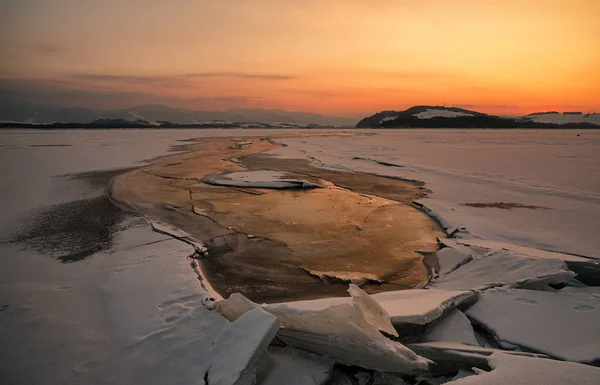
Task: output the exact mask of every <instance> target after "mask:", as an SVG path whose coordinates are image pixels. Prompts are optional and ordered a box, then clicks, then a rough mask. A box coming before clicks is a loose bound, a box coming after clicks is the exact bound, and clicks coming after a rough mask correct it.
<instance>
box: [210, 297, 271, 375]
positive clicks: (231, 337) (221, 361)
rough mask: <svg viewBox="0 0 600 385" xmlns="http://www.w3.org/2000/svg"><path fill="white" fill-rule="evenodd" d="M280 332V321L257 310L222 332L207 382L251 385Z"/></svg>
mask: <svg viewBox="0 0 600 385" xmlns="http://www.w3.org/2000/svg"><path fill="white" fill-rule="evenodd" d="M277 330H279V321H278V319H277V318H276V317H274V316H273V315H271V314H269V313H267V312H266V311H264V310H262V309H260V308H256V309H253V310H251V311H249V312H247V313H245V314H243V315H242V316H240V317H239V318H238V319H237V320H235V321H234V322H232V323H230V324H227V325H225V326H224V327H223V329H221V332H220V334H219V336H218V337H217V340H216V341H215V343H214V345H213V350H214V355H213V358H212V363H211V365H210V367H209V369H208V371H207V372H206V375H205V377H204V382H205V383H206V384H211V385H252V384H254V383H255V382H256V375H257V370H258V363H259V361H260V360H261V358H262V357H263V355H264V354H265V352H266V350H267V347H268V346H269V344H270V343H271V341H272V340H273V338H274V337H275V335H276V334H277Z"/></svg>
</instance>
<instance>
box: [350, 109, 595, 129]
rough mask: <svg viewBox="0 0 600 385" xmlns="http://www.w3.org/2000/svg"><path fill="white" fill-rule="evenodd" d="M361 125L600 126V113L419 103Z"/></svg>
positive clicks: (385, 126) (369, 118)
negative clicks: (507, 112) (518, 112)
mask: <svg viewBox="0 0 600 385" xmlns="http://www.w3.org/2000/svg"><path fill="white" fill-rule="evenodd" d="M356 127H358V128H600V114H583V113H581V112H565V113H562V114H561V113H558V112H542V113H535V114H529V115H527V116H521V117H501V116H495V115H487V114H483V113H481V112H477V111H471V110H465V109H462V108H457V107H441V106H415V107H411V108H409V109H407V110H404V111H382V112H378V113H376V114H374V115H371V116H369V117H367V118H364V119H362V120H361V121H360V122H358V124H357V125H356Z"/></svg>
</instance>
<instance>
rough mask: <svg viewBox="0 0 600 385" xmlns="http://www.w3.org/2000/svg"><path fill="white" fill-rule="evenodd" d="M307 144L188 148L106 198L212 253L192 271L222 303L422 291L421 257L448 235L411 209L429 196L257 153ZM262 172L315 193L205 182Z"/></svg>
mask: <svg viewBox="0 0 600 385" xmlns="http://www.w3.org/2000/svg"><path fill="white" fill-rule="evenodd" d="M315 134H316V135H318V136H323V135H335V136H340V135H349V134H347V133H339V132H336V133H315ZM315 134H299V135H278V136H268V137H244V138H242V139H240V138H219V137H217V138H202V139H197V140H195V141H190V144H189V147H188V149H189V150H190V151H187V152H183V153H177V154H174V155H165V156H161V157H158V158H156V159H154V160H151V161H150V164H149V165H145V166H143V167H141V168H139V169H137V170H134V171H130V172H127V173H124V174H121V175H119V176H117V177H115V178H114V179H113V181H112V182H111V186H110V188H109V190H108V194H109V195H110V197H111V200H113V201H115V202H117V203H118V204H119V205H121V206H125V207H127V208H128V209H129V210H133V211H135V212H137V213H138V214H142V215H143V216H145V217H146V218H149V219H151V220H155V221H159V222H163V223H166V224H168V225H169V226H172V227H175V228H177V229H180V230H181V231H184V232H186V233H188V234H190V236H192V237H193V238H195V239H197V240H198V241H200V242H201V243H202V244H204V245H205V246H206V247H207V248H208V253H206V254H198V255H197V257H198V258H197V259H196V261H193V262H192V263H194V262H195V263H196V264H197V266H198V267H199V270H200V273H199V274H198V273H197V274H198V275H199V276H204V277H205V278H206V280H207V281H208V282H209V284H210V285H212V286H213V287H214V288H215V290H216V291H217V292H218V293H219V294H220V295H222V296H224V297H227V296H228V295H229V294H231V293H234V292H241V293H242V294H244V295H246V296H247V297H248V298H251V299H253V300H256V301H259V302H280V301H290V300H305V299H316V298H324V297H332V296H339V295H344V293H345V291H346V288H347V284H348V283H350V282H355V283H359V284H362V288H363V289H365V290H366V291H367V292H370V293H377V292H382V291H389V290H399V289H410V288H414V287H418V286H419V285H421V284H426V283H427V282H428V280H429V279H430V267H429V266H428V264H427V263H426V261H425V259H426V258H425V257H424V255H427V254H428V253H432V252H435V251H436V250H437V249H438V244H437V237H438V236H443V235H444V234H443V232H442V231H441V229H440V228H439V226H438V225H437V223H436V222H435V221H434V220H433V219H432V218H430V217H429V216H428V215H427V214H425V213H424V212H422V211H420V210H419V209H418V208H415V207H414V206H413V205H412V201H413V200H414V199H415V198H417V197H419V196H423V195H424V194H425V193H426V191H427V190H426V189H425V188H424V187H423V186H422V184H419V183H414V182H410V181H403V180H396V179H389V178H384V177H378V176H375V175H371V174H366V173H349V172H343V171H337V170H328V169H321V168H317V167H314V166H312V165H311V164H310V161H309V160H300V159H282V158H273V157H271V156H268V155H267V154H264V152H265V151H268V150H271V149H275V148H278V147H280V144H278V143H276V142H275V141H274V140H276V139H278V138H285V137H302V136H315ZM350 135H352V136H354V135H355V134H350ZM260 170H262V171H264V170H270V171H274V170H277V171H279V172H283V173H285V175H286V176H287V177H296V178H302V179H303V180H307V179H308V181H309V182H311V183H315V184H317V185H319V188H315V189H311V190H310V192H307V191H303V190H298V189H289V190H287V189H286V190H278V189H265V188H249V187H239V186H238V187H236V186H216V185H209V184H207V183H203V182H202V179H203V178H207V177H214V176H219V175H222V174H224V173H228V172H240V171H245V172H260ZM279 207H285V209H282V210H278V208H279ZM298 207H300V208H301V209H300V210H298ZM323 212H324V214H320V213H323ZM372 212H374V213H375V214H374V215H372V214H371V213H372ZM379 212H381V213H382V214H379ZM392 213H393V214H394V215H390V214H392ZM369 216H371V217H372V218H371V219H367V218H369ZM331 218H333V219H331ZM359 219H364V223H362V224H360V223H358V222H359V221H358V220H359ZM390 221H391V222H390ZM388 222H389V223H388ZM390 223H391V224H390ZM363 227H364V228H363ZM410 245H412V249H411V246H410ZM192 267H193V266H192Z"/></svg>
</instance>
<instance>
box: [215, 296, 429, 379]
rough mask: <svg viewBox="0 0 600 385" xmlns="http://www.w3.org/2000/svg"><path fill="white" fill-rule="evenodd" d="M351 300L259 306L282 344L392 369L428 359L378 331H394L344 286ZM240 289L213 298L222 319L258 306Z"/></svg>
mask: <svg viewBox="0 0 600 385" xmlns="http://www.w3.org/2000/svg"><path fill="white" fill-rule="evenodd" d="M349 292H350V294H351V295H352V299H351V303H339V304H335V305H330V306H327V307H325V308H322V309H318V310H313V309H301V308H295V307H291V306H288V305H286V304H278V305H263V306H262V308H263V309H264V310H266V311H267V312H269V313H271V314H273V315H275V316H276V317H277V318H278V319H279V321H280V322H281V327H282V328H281V330H280V331H279V335H278V336H279V338H280V339H281V340H282V341H283V342H285V343H286V344H288V345H290V346H293V347H297V348H300V349H304V350H307V351H310V352H314V353H318V354H322V355H325V356H328V357H331V358H332V359H333V360H335V361H336V362H341V363H344V364H348V365H356V366H361V367H364V368H369V369H375V370H382V371H388V372H395V373H408V374H412V373H416V372H420V371H425V370H427V369H428V367H429V364H430V362H429V361H428V360H426V359H424V358H423V357H420V356H418V355H417V354H415V353H414V352H413V351H412V350H410V349H408V348H406V347H405V346H404V345H402V344H400V343H399V342H395V341H392V340H390V339H388V338H386V337H384V335H383V334H381V331H384V332H386V333H388V334H392V335H398V334H397V332H396V330H395V329H394V327H393V326H392V324H391V322H390V319H389V316H388V314H387V313H386V311H385V310H384V309H383V308H382V307H381V306H379V305H378V303H377V302H376V301H375V300H374V299H373V298H371V297H370V296H369V295H368V294H366V293H365V292H363V291H362V290H360V289H359V288H358V286H356V285H350V289H349ZM258 306H259V305H257V304H255V303H253V302H251V301H250V300H248V299H246V298H245V297H244V296H242V295H240V294H237V295H236V294H234V295H232V296H231V297H230V298H229V299H227V300H225V301H220V302H218V303H217V305H216V307H215V309H216V310H217V311H219V312H220V313H221V314H222V315H223V316H225V317H226V318H228V319H230V320H231V319H236V318H237V317H239V316H240V315H241V314H244V313H245V312H247V311H249V310H251V309H253V308H256V307H258Z"/></svg>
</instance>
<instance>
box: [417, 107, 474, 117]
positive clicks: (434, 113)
mask: <svg viewBox="0 0 600 385" xmlns="http://www.w3.org/2000/svg"><path fill="white" fill-rule="evenodd" d="M413 116H416V117H417V118H419V119H431V118H437V117H441V118H456V117H458V116H473V114H469V113H466V112H455V111H448V110H438V109H433V108H428V109H427V110H425V111H423V112H419V113H418V114H414V115H413Z"/></svg>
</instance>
